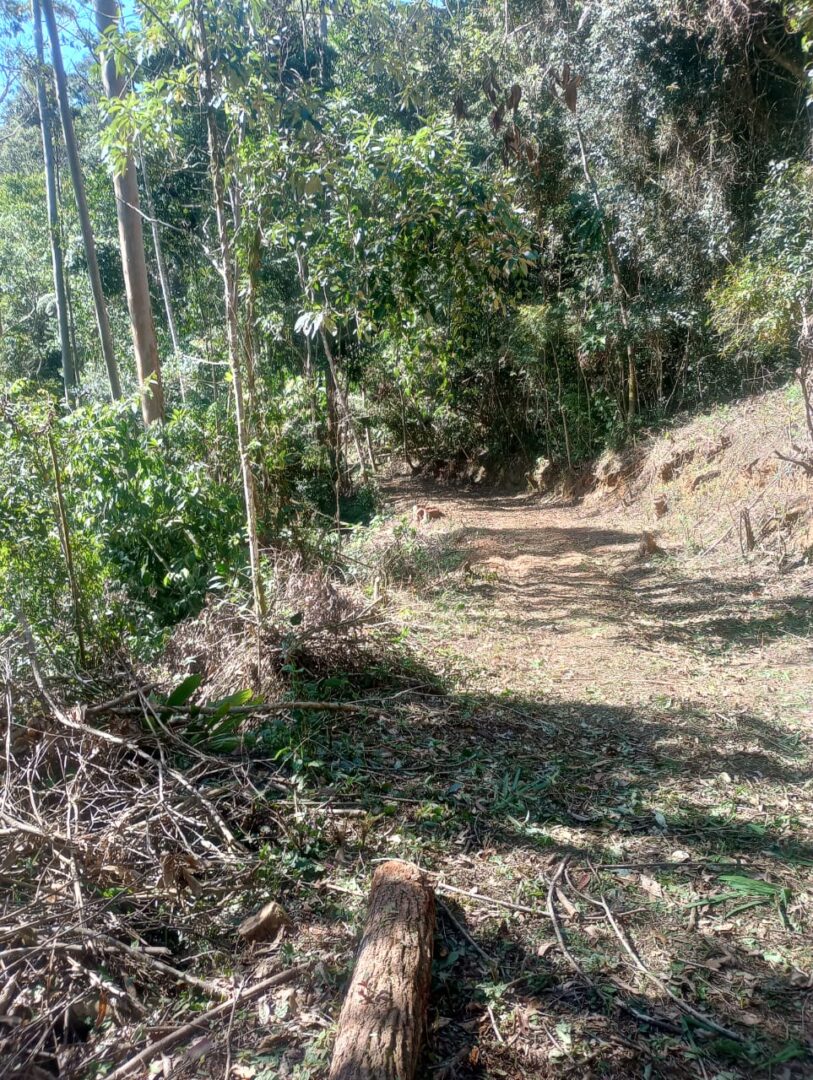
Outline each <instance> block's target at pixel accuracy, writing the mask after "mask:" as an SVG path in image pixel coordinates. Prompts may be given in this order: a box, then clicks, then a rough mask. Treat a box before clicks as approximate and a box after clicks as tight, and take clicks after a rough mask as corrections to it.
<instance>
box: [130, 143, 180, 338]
mask: <svg viewBox="0 0 813 1080" xmlns="http://www.w3.org/2000/svg"><path fill="white" fill-rule="evenodd" d="M140 157H141V180H142V183H143V185H144V206H145V207H146V208H147V215H148V217H149V219H150V232H151V233H152V246H153V248H154V250H155V265H156V266H157V267H158V284H159V285H160V286H161V299H162V300H163V301H164V312H165V314H166V317H167V330H169V336H170V340H171V341H172V351H173V353H175V354H177V353H178V352H180V348H181V346H180V342H179V339H178V327H177V325H176V323H175V312H174V310H173V308H172V292H171V291H170V287H169V274H168V273H167V264H166V261H165V259H164V249H163V246H162V244H161V233H160V231H159V229H158V222H157V220H156V217H155V204H154V203H153V201H152V191H151V190H150V181H149V177H148V176H147V162H146V161H145V160H144V155H143V153H142V154H141V155H140Z"/></svg>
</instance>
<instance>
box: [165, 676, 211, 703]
mask: <svg viewBox="0 0 813 1080" xmlns="http://www.w3.org/2000/svg"><path fill="white" fill-rule="evenodd" d="M202 681H203V676H202V675H188V676H187V677H186V678H185V679H184V680H183V682H182V683H180V684H179V685H178V686H176V687H175V689H174V690H173V691H172V693H171V694H170V695H169V697H168V698H167V701H166V703H167V705H169V706H171V707H173V708H175V707H177V706H180V705H185V704H186V703H187V701H189V699H190V698H191V697H192V695H193V694H194V692H195V691H196V690H197V688H198V687H199V686H200V684H201V682H202Z"/></svg>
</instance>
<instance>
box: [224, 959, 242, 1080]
mask: <svg viewBox="0 0 813 1080" xmlns="http://www.w3.org/2000/svg"><path fill="white" fill-rule="evenodd" d="M243 986H245V980H244V981H243V984H242V985H241V987H240V990H238V991H237V993H236V994H235V995H234V997H233V998H232V1003H231V1012H230V1013H229V1024H228V1027H227V1028H226V1064H225V1066H224V1068H223V1080H229V1075H230V1073H231V1033H232V1029H233V1028H234V1013H235V1010H236V1008H237V1000H238V998H239V996H240V993H241V991H242V989H243Z"/></svg>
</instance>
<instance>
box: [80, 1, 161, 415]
mask: <svg viewBox="0 0 813 1080" xmlns="http://www.w3.org/2000/svg"><path fill="white" fill-rule="evenodd" d="M95 8H96V26H97V27H98V30H99V33H100V34H101V35H102V50H101V53H100V61H101V65H102V83H103V84H104V90H105V93H106V94H107V96H108V97H109V98H111V99H114V98H121V97H124V94H125V89H126V88H125V84H124V78H123V77H122V76H121V75H120V74H119V72H118V70H117V68H116V57H115V53H114V50H113V48H112V44H109V43H108V41H107V40H106V39H107V38H108V37H109V36H111V35H112V36H114V37H115V36H116V35H117V34H118V26H119V17H120V16H119V5H118V0H95ZM113 189H114V191H115V193H116V216H117V217H118V222H119V244H120V245H121V265H122V268H123V270H124V288H125V291H126V293H127V307H128V309H129V311H130V327H131V329H132V332H133V346H134V348H135V358H136V370H137V372H138V385H139V386H140V388H141V412H142V414H143V416H144V423H145V424H146V425H147V426H149V425H150V424H154V423H155V422H156V421H161V420H163V419H164V388H163V386H162V385H161V366H160V364H159V362H158V343H157V341H156V340H155V323H154V322H153V318H152V304H151V301H150V284H149V278H148V277H147V258H146V256H145V254H144V230H143V228H142V225H141V211H140V208H139V195H138V178H137V176H136V167H135V159H134V157H133V154H132V151H131V152H130V153H128V155H127V160H126V161H125V164H124V169H123V171H122V172H120V173H116V174H115V175H114V177H113Z"/></svg>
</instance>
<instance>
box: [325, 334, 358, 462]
mask: <svg viewBox="0 0 813 1080" xmlns="http://www.w3.org/2000/svg"><path fill="white" fill-rule="evenodd" d="M319 334H320V336H321V338H322V347H323V348H324V350H325V356H326V357H327V366H328V369H329V371H330V376H331V378H332V380H333V385H334V386H335V388H336V394H337V396H338V399H339V401H340V402H341V406H342V412H343V413H344V417H345V420H346V421H347V426H348V427H349V428H350V435H351V437H352V439H353V445H354V446H355V448H356V453H357V454H358V459H359V465H360V466H361V475H362V476H363V477H364V479H365V480H368V479H369V476H368V474H367V463H366V462H365V460H364V454H363V453H362V451H361V443H360V442H359V436H358V432H357V431H356V424H355V421H354V420H353V414H352V413H351V412H350V402H349V401H348V399H347V394H345V392H344V390H343V389H342V387H341V385H340V383H339V379H338V376H337V373H336V365H335V364H334V362H333V351H332V349H331V348H330V342H329V341H328V337H327V334H326V333H325V332H324V330H320V331H319Z"/></svg>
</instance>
